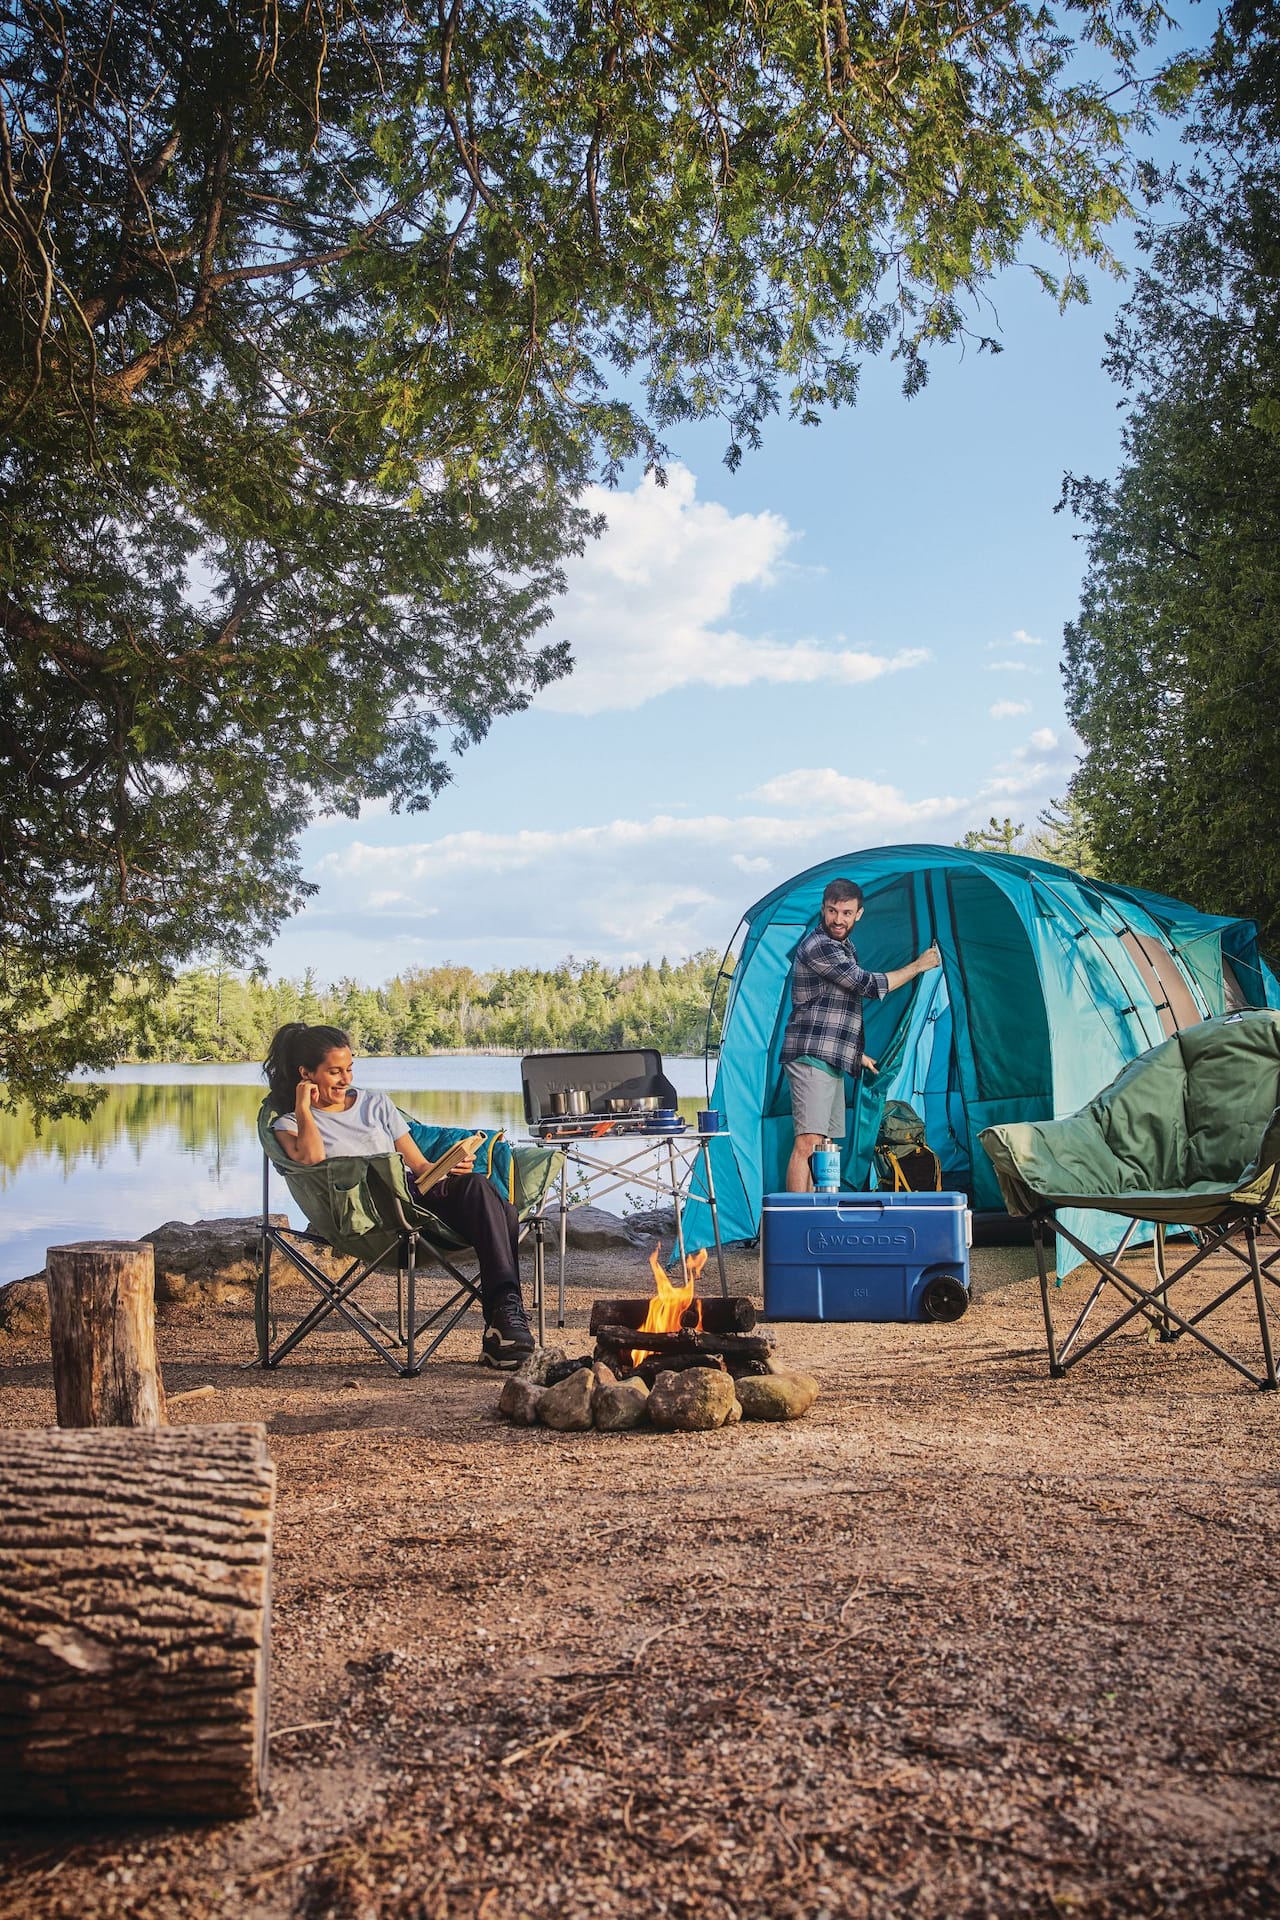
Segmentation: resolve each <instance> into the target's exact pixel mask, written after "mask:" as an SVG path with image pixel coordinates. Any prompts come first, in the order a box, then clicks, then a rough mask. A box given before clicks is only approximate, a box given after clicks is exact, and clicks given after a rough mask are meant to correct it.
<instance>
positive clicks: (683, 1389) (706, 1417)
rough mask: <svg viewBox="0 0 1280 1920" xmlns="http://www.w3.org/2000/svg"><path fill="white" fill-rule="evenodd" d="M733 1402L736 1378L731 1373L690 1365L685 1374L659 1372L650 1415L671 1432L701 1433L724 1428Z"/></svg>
mask: <svg viewBox="0 0 1280 1920" xmlns="http://www.w3.org/2000/svg"><path fill="white" fill-rule="evenodd" d="M733 1404H734V1391H733V1381H732V1380H731V1379H730V1378H729V1375H728V1374H727V1373H720V1372H716V1371H713V1369H712V1368H710V1367H686V1368H685V1369H684V1371H683V1372H682V1373H671V1372H669V1371H664V1372H662V1373H660V1374H659V1375H658V1377H657V1379H656V1380H655V1381H654V1383H653V1391H652V1392H651V1393H650V1395H649V1418H650V1420H651V1421H652V1423H653V1425H654V1426H655V1427H661V1428H663V1429H664V1430H665V1431H668V1432H670V1431H675V1432H678V1433H699V1432H702V1431H704V1430H705V1429H707V1428H709V1427H722V1426H723V1425H724V1424H725V1421H726V1420H727V1419H728V1418H729V1409H730V1407H731V1406H732V1405H733Z"/></svg>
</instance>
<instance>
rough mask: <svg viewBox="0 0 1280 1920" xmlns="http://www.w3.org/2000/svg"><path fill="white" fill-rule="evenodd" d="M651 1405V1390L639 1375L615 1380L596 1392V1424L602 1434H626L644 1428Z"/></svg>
mask: <svg viewBox="0 0 1280 1920" xmlns="http://www.w3.org/2000/svg"><path fill="white" fill-rule="evenodd" d="M648 1405H649V1389H648V1387H647V1386H646V1385H645V1383H644V1381H643V1380H641V1379H640V1378H639V1377H638V1376H637V1375H634V1374H633V1375H632V1376H631V1378H630V1379H627V1380H615V1381H614V1383H613V1385H612V1386H606V1387H600V1388H598V1389H597V1391H596V1404H595V1422H596V1425H597V1427H599V1429H600V1431H601V1433H625V1432H626V1431H627V1429H628V1428H630V1427H642V1426H643V1425H644V1419H645V1414H646V1412H647V1410H648Z"/></svg>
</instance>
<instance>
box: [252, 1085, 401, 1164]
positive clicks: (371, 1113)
mask: <svg viewBox="0 0 1280 1920" xmlns="http://www.w3.org/2000/svg"><path fill="white" fill-rule="evenodd" d="M311 1118H312V1119H313V1120H314V1121H315V1123H316V1126H317V1128H318V1129H319V1133H320V1138H321V1139H322V1140H323V1141H324V1150H325V1154H326V1155H327V1157H328V1158H329V1159H331V1160H337V1159H341V1158H342V1157H343V1156H345V1155H348V1154H351V1155H359V1156H361V1157H363V1156H365V1155H368V1154H373V1153H391V1152H392V1151H393V1149H394V1147H395V1143H396V1141H397V1140H398V1139H399V1138H400V1135H401V1134H402V1133H407V1132H408V1131H409V1127H408V1122H407V1121H406V1120H405V1118H404V1116H403V1114H401V1113H400V1112H399V1111H398V1109H397V1107H396V1103H395V1101H394V1100H393V1099H392V1098H391V1096H390V1094H389V1093H361V1092H359V1091H357V1093H356V1097H355V1099H354V1101H353V1102H352V1104H351V1105H350V1106H349V1107H348V1108H347V1110H346V1112H345V1113H321V1112H320V1110H319V1108H317V1107H312V1109H311ZM271 1125H272V1129H273V1131H274V1132H276V1133H296V1132H297V1131H298V1120H297V1116H296V1114H293V1113H282V1114H280V1115H279V1116H278V1117H277V1118H276V1119H275V1120H273V1121H272V1122H271Z"/></svg>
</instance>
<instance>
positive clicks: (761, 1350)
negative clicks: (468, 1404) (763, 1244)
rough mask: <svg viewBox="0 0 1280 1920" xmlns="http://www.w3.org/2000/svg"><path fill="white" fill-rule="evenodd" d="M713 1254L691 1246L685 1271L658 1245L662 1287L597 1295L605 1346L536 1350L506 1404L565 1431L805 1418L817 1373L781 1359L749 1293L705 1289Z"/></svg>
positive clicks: (514, 1412) (696, 1427) (534, 1422)
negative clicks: (669, 1264) (673, 1272)
mask: <svg viewBox="0 0 1280 1920" xmlns="http://www.w3.org/2000/svg"><path fill="white" fill-rule="evenodd" d="M706 1264H707V1256H706V1253H705V1251H700V1252H698V1253H695V1254H692V1255H688V1254H686V1255H685V1258H684V1262H683V1267H684V1271H683V1275H682V1277H680V1278H678V1279H673V1278H672V1277H671V1276H670V1275H669V1274H668V1273H667V1271H666V1269H665V1267H664V1266H663V1264H662V1262H661V1260H660V1259H659V1257H658V1254H657V1253H656V1251H655V1252H654V1253H652V1254H651V1255H650V1257H649V1266H650V1269H651V1271H652V1274H653V1292H652V1293H649V1294H645V1295H643V1296H641V1297H637V1298H636V1299H633V1300H631V1299H624V1300H597V1301H596V1302H595V1304H594V1306H593V1307H592V1309H591V1319H590V1323H589V1330H590V1332H591V1333H593V1334H594V1335H595V1341H596V1346H595V1352H594V1353H592V1354H582V1355H580V1356H578V1357H576V1358H573V1359H571V1358H569V1356H568V1355H566V1354H564V1353H561V1352H558V1351H553V1352H542V1351H539V1352H538V1353H536V1354H533V1355H531V1356H530V1358H529V1360H528V1361H527V1362H526V1363H525V1365H524V1366H523V1367H521V1368H520V1369H519V1371H518V1372H517V1373H515V1374H513V1375H512V1376H511V1378H510V1379H509V1380H508V1381H507V1383H506V1385H505V1386H504V1387H503V1389H502V1393H501V1396H500V1397H499V1400H498V1412H499V1414H500V1415H502V1416H503V1417H504V1418H505V1419H507V1420H510V1421H512V1422H513V1423H514V1424H515V1425H516V1426H520V1427H532V1426H544V1427H554V1428H556V1429H557V1430H558V1431H560V1432H562V1433H579V1432H585V1431H587V1430H588V1429H589V1428H592V1427H595V1428H596V1429H598V1430H599V1431H601V1432H607V1433H622V1432H625V1431H627V1430H628V1429H631V1428H637V1427H641V1428H649V1429H652V1428H655V1427H656V1428H658V1429H660V1430H663V1431H681V1432H697V1431H700V1430H703V1429H711V1428H715V1427H726V1426H734V1425H736V1424H737V1422H738V1421H740V1420H798V1419H799V1418H800V1416H801V1415H802V1414H804V1413H806V1412H807V1411H808V1409H809V1408H810V1407H811V1406H812V1404H813V1402H814V1400H815V1399H816V1398H817V1394H818V1383H817V1381H816V1380H814V1379H812V1378H811V1377H810V1376H809V1375H808V1374H806V1373H801V1372H798V1371H797V1370H796V1369H795V1368H792V1367H784V1366H780V1365H779V1364H778V1362H777V1361H776V1360H775V1359H774V1357H773V1335H772V1333H770V1332H769V1331H768V1330H767V1329H766V1328H764V1327H759V1328H758V1327H757V1326H756V1310H755V1306H754V1305H753V1303H752V1302H751V1301H750V1300H749V1299H748V1298H747V1297H746V1295H745V1294H734V1295H731V1296H730V1297H729V1298H728V1299H720V1298H718V1297H715V1296H711V1297H709V1298H706V1299H700V1298H699V1296H698V1292H697V1287H698V1280H699V1277H700V1276H701V1273H702V1270H703V1268H704V1267H705V1266H706Z"/></svg>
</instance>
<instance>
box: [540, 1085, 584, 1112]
mask: <svg viewBox="0 0 1280 1920" xmlns="http://www.w3.org/2000/svg"><path fill="white" fill-rule="evenodd" d="M590 1111H591V1097H590V1095H589V1094H588V1093H587V1090H586V1088H585V1087H557V1088H556V1089H555V1090H554V1092H551V1093H548V1095H547V1098H546V1104H545V1106H544V1107H543V1109H542V1112H543V1117H544V1118H545V1117H546V1116H547V1115H548V1114H550V1115H552V1116H553V1117H554V1118H556V1119H560V1118H562V1117H564V1116H565V1115H567V1114H575V1113H589V1112H590Z"/></svg>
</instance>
